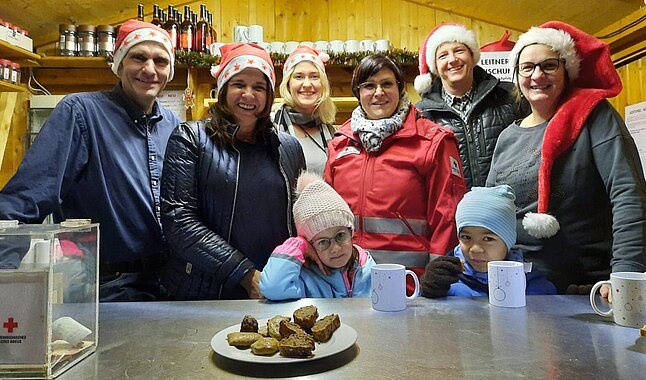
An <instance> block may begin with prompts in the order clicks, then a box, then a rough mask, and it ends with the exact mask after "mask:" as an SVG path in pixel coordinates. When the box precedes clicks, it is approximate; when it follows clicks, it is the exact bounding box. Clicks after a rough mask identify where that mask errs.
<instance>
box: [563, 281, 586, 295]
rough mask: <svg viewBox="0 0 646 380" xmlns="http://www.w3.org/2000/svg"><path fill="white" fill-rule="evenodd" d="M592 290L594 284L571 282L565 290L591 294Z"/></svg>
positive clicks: (571, 293)
mask: <svg viewBox="0 0 646 380" xmlns="http://www.w3.org/2000/svg"><path fill="white" fill-rule="evenodd" d="M591 290H592V285H575V284H570V285H568V287H567V289H566V290H565V294H570V295H581V296H589V295H590V291H591Z"/></svg>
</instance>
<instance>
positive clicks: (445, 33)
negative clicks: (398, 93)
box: [414, 22, 480, 94]
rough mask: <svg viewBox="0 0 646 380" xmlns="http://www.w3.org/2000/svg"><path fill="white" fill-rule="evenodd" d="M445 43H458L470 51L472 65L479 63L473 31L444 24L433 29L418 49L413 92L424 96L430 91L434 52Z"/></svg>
mask: <svg viewBox="0 0 646 380" xmlns="http://www.w3.org/2000/svg"><path fill="white" fill-rule="evenodd" d="M445 42H459V43H462V44H464V45H466V47H468V48H469V50H471V53H472V54H473V62H474V64H476V65H477V64H478V62H479V61H480V46H479V45H478V41H477V40H476V35H475V34H474V33H473V31H471V30H469V29H467V28H466V26H464V25H462V24H455V23H449V22H445V23H442V24H440V25H438V26H436V27H435V29H433V30H431V32H430V33H429V34H428V36H426V39H425V40H424V41H423V42H422V45H421V46H420V47H419V73H420V75H418V76H417V77H416V78H415V83H414V85H415V90H416V91H417V92H418V93H419V94H424V93H426V92H428V91H429V90H430V89H431V85H432V84H433V77H432V76H431V74H432V75H437V67H436V66H435V52H436V51H437V48H438V47H440V45H442V44H443V43H445Z"/></svg>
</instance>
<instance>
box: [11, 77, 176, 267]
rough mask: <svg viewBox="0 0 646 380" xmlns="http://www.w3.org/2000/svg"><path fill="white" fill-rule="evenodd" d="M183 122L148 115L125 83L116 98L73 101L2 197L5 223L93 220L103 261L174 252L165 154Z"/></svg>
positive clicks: (84, 96) (112, 94) (50, 123)
mask: <svg viewBox="0 0 646 380" xmlns="http://www.w3.org/2000/svg"><path fill="white" fill-rule="evenodd" d="M179 122H180V120H179V118H178V117H177V115H176V114H175V113H174V112H172V111H170V110H168V109H165V108H163V107H161V106H160V104H159V103H158V102H156V103H155V105H154V107H153V111H152V112H151V114H149V115H146V114H145V113H144V112H143V110H141V108H140V107H138V106H137V105H136V104H134V103H133V102H132V101H131V100H130V99H129V98H128V97H127V96H126V95H125V93H124V92H123V89H122V88H121V84H120V83H119V84H117V85H116V86H115V87H114V89H113V90H112V91H109V92H91V93H79V94H71V95H68V96H66V97H65V98H64V99H63V100H62V101H61V102H60V104H59V105H58V106H57V107H56V108H55V109H54V111H53V112H52V114H51V116H50V117H49V119H47V122H45V124H44V125H43V128H42V129H41V131H40V133H39V134H38V136H37V138H36V140H35V141H34V144H33V146H32V147H31V149H30V150H29V151H28V152H27V154H26V155H25V157H24V159H23V161H22V163H21V164H20V167H19V168H18V171H17V173H16V174H15V175H14V176H13V177H12V178H11V180H9V182H8V183H7V185H6V186H5V187H4V188H3V189H2V190H1V191H0V219H15V220H18V221H20V222H22V223H41V222H42V221H43V220H44V219H45V217H46V216H47V215H49V214H52V213H53V214H54V221H56V222H59V221H62V220H64V219H70V218H90V219H91V220H92V222H94V223H100V227H99V228H100V231H101V238H100V255H101V262H106V261H107V262H126V261H134V260H137V259H141V258H144V257H149V256H152V255H155V254H158V253H159V252H161V251H162V250H164V249H165V248H166V245H165V243H164V242H163V235H162V230H161V222H160V199H159V194H160V178H161V173H162V165H163V162H164V152H165V151H166V143H167V141H168V137H169V136H170V134H171V132H172V131H173V129H174V128H175V126H177V125H178V124H179ZM0 261H2V260H0ZM0 264H2V263H0ZM18 264H19V263H16V265H18ZM3 266H5V267H6V265H3Z"/></svg>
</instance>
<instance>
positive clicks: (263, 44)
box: [258, 42, 271, 53]
mask: <svg viewBox="0 0 646 380" xmlns="http://www.w3.org/2000/svg"><path fill="white" fill-rule="evenodd" d="M258 45H260V46H261V47H262V48H263V49H265V50H267V52H268V53H271V44H270V43H269V42H258Z"/></svg>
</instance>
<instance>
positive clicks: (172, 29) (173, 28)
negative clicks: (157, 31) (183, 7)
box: [164, 5, 178, 49]
mask: <svg viewBox="0 0 646 380" xmlns="http://www.w3.org/2000/svg"><path fill="white" fill-rule="evenodd" d="M167 16H168V19H167V20H166V22H165V23H164V29H165V30H166V31H167V32H168V34H169V35H170V41H171V43H172V44H173V49H175V48H177V36H178V34H177V32H178V28H177V22H176V21H175V13H174V8H173V6H172V5H169V6H168V15H167Z"/></svg>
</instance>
